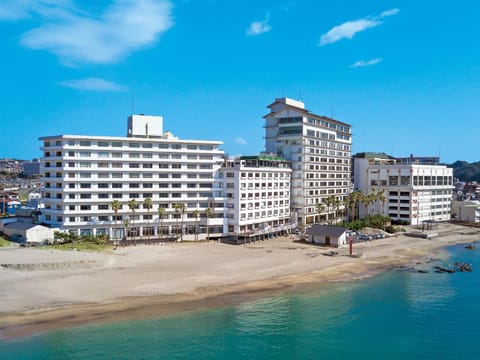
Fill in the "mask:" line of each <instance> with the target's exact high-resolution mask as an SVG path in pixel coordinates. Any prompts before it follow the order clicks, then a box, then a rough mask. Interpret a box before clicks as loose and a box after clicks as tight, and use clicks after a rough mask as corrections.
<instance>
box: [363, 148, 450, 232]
mask: <svg viewBox="0 0 480 360" xmlns="http://www.w3.org/2000/svg"><path fill="white" fill-rule="evenodd" d="M354 182H355V190H362V192H363V193H365V194H370V193H372V192H378V191H383V193H384V195H385V202H384V203H383V204H377V205H372V206H371V207H369V208H365V207H361V208H360V216H364V215H367V214H368V213H371V214H373V213H381V214H383V215H386V216H388V217H390V219H392V220H404V221H408V222H409V223H410V224H412V225H421V224H422V223H423V222H425V221H448V220H450V212H451V201H452V189H453V169H451V168H447V167H446V166H444V165H421V164H415V163H410V164H405V165H402V164H398V163H397V160H396V159H394V158H393V157H391V156H388V155H385V154H378V153H361V154H356V155H355V156H354Z"/></svg>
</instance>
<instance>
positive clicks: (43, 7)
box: [0, 0, 74, 20]
mask: <svg viewBox="0 0 480 360" xmlns="http://www.w3.org/2000/svg"><path fill="white" fill-rule="evenodd" d="M73 8H74V6H73V4H72V1H71V0H2V3H1V4H0V20H20V19H26V18H29V17H31V16H32V15H33V14H38V15H40V16H41V17H52V16H54V15H56V16H59V15H64V14H65V13H66V11H71V10H73Z"/></svg>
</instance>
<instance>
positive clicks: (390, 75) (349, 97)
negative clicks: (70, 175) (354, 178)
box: [0, 0, 480, 163]
mask: <svg viewBox="0 0 480 360" xmlns="http://www.w3.org/2000/svg"><path fill="white" fill-rule="evenodd" d="M92 4H94V5H92ZM479 13H480V2H478V1H475V0H470V1H469V0H458V1H456V2H454V3H453V2H450V1H430V0H428V1H427V0H410V1H400V0H399V1H390V0H383V1H380V0H363V1H357V0H348V1H347V0H337V1H334V2H333V1H312V0H309V1H307V0H293V1H289V0H286V1H266V0H265V1H264V0H243V1H239V0H236V1H233V0H190V1H187V0H183V1H181V0H178V1H174V0H169V1H166V0H165V1H164V0H108V1H107V0H104V1H95V2H93V1H87V0H0V39H1V44H2V61H1V63H0V79H1V84H2V86H1V87H0V94H1V106H0V124H1V132H2V134H3V136H2V138H3V141H2V146H1V148H0V157H14V158H20V159H31V158H35V157H39V156H41V153H40V151H39V147H40V142H39V141H38V137H40V136H46V135H56V134H76V135H109V136H124V135H125V134H126V117H127V116H128V115H129V114H130V113H131V111H132V87H133V88H134V101H133V104H134V113H145V114H149V115H162V116H164V123H165V129H166V130H169V131H171V132H173V133H174V134H175V135H177V136H179V137H180V138H184V139H207V140H222V141H224V142H225V147H224V148H225V150H226V152H227V153H229V154H255V153H258V152H259V151H262V150H264V139H263V136H264V129H263V119H262V116H263V115H265V114H266V113H267V112H268V109H266V108H265V107H266V105H268V104H270V103H271V102H272V101H273V100H274V99H275V98H276V97H283V96H288V97H291V98H294V99H300V98H301V99H303V101H304V102H305V104H306V107H307V109H309V110H310V111H312V112H314V113H317V114H322V115H327V116H333V117H334V118H336V119H338V120H341V121H344V122H347V123H350V124H352V125H353V142H354V145H353V152H361V151H379V152H386V153H390V154H393V155H395V156H408V155H410V154H415V155H425V156H426V155H440V156H441V158H442V160H443V161H445V162H447V163H451V162H453V161H455V160H457V159H462V160H467V161H478V160H480V156H479V151H478V139H479V136H480V135H479V127H478V124H479V123H480V122H479V119H480V107H479V104H480V98H479V95H480V41H479V40H478V34H479V33H480V31H479V22H478V14H479Z"/></svg>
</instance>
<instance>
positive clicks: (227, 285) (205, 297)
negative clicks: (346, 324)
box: [0, 226, 480, 339]
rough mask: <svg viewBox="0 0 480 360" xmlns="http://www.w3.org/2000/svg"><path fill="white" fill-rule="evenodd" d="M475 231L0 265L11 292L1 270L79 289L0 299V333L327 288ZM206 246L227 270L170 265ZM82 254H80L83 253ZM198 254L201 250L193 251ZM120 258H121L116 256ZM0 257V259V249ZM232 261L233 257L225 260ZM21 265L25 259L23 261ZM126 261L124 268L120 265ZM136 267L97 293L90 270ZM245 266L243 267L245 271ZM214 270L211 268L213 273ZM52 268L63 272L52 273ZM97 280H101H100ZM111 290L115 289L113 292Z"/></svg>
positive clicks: (15, 334) (118, 271)
mask: <svg viewBox="0 0 480 360" xmlns="http://www.w3.org/2000/svg"><path fill="white" fill-rule="evenodd" d="M459 230H460V231H459ZM469 230H471V229H469ZM479 234H480V232H479V231H468V232H467V231H465V228H464V227H459V226H455V227H453V228H452V230H451V232H450V233H448V234H447V235H442V236H439V237H436V238H434V239H432V240H424V239H421V240H419V239H413V238H407V237H405V236H400V237H397V238H387V239H382V240H375V241H372V242H368V243H360V244H354V251H355V250H358V251H359V252H362V253H363V256H362V257H360V258H352V257H349V256H341V255H339V256H336V257H333V258H330V257H327V256H322V255H323V253H325V252H327V251H329V250H331V249H329V248H321V247H317V246H314V245H308V244H298V243H295V242H293V241H292V240H291V239H280V240H277V239H274V240H267V241H265V242H261V243H257V244H255V245H251V246H246V247H243V246H240V248H239V247H232V246H231V245H224V244H218V243H215V244H193V245H190V244H172V245H171V246H170V247H169V248H167V247H165V248H164V247H162V246H159V247H155V251H156V252H157V255H158V253H160V252H162V254H163V253H168V255H169V260H165V265H164V266H159V265H158V264H156V261H155V264H153V263H152V264H151V263H150V262H149V261H150V258H148V256H146V255H145V252H147V251H148V250H149V249H152V247H151V246H150V247H148V246H143V247H137V248H136V249H131V250H130V249H127V250H126V251H125V252H124V253H121V254H114V255H108V256H106V257H107V258H108V262H107V263H106V265H105V264H103V263H102V266H103V267H102V266H99V267H96V268H93V269H92V268H89V267H88V266H91V264H90V263H88V262H87V263H86V265H85V263H84V262H82V261H83V260H81V261H79V260H74V261H73V264H74V265H75V266H74V268H73V269H69V268H67V270H65V269H60V270H51V269H47V270H44V269H41V270H31V269H30V270H28V271H27V270H25V271H22V270H11V269H6V270H3V272H4V273H2V271H0V285H2V288H5V287H4V286H3V285H4V284H6V285H8V289H6V290H13V291H16V292H17V293H16V294H10V295H11V296H12V299H13V298H14V297H15V296H22V295H23V296H24V295H25V291H26V290H25V287H24V286H22V283H18V284H17V283H14V281H15V279H13V280H11V279H10V281H9V277H8V275H11V274H13V272H15V271H16V273H15V274H16V275H17V276H19V277H22V276H23V279H24V280H25V286H28V285H29V284H32V285H33V283H36V286H38V288H36V289H33V290H32V291H31V292H30V293H28V294H29V295H37V296H39V295H45V294H44V293H43V292H42V291H40V289H42V285H44V286H45V287H47V289H49V288H51V289H53V290H55V291H57V292H58V294H59V295H62V296H66V293H68V292H69V290H70V289H73V288H69V287H67V288H66V289H64V288H63V287H62V284H65V281H61V279H66V280H67V283H69V282H70V281H71V282H75V281H78V286H79V287H80V289H79V290H80V291H81V292H83V293H84V296H83V297H79V298H75V300H73V301H61V299H60V300H59V301H51V300H52V298H55V294H51V296H50V297H45V299H44V300H43V301H41V302H38V301H31V302H30V303H29V302H28V301H26V302H23V303H22V302H17V303H14V302H8V301H7V302H6V305H3V308H0V339H14V338H20V337H26V336H32V335H34V334H38V333H43V332H46V331H51V330H55V329H60V328H65V327H71V326H79V325H85V324H92V323H108V322H115V321H122V320H129V319H148V318H151V317H157V318H161V317H166V316H170V315H174V314H177V313H182V312H189V311H195V310H201V309H211V308H219V307H225V306H234V305H239V304H242V303H245V302H249V301H254V300H256V299H259V298H262V297H266V296H272V295H276V294H282V293H289V292H292V291H298V290H302V289H308V288H312V287H315V288H318V287H319V286H325V287H328V286H330V285H332V284H336V283H341V282H353V281H361V280H363V279H367V278H370V277H372V276H375V275H377V274H379V273H381V272H384V271H387V270H390V269H393V268H397V267H399V266H413V265H416V264H418V262H419V261H420V262H425V261H426V257H427V256H429V257H431V256H432V255H433V254H440V253H442V252H443V251H444V250H443V249H444V248H445V247H448V246H451V245H456V244H466V243H471V242H472V241H474V240H480V236H479ZM199 249H200V250H199ZM212 249H213V250H215V251H218V254H216V253H215V254H214V256H212V258H213V259H214V261H213V263H214V265H213V266H212V269H215V268H217V267H220V268H222V267H223V268H225V269H228V270H229V271H226V274H224V275H223V276H222V275H221V274H218V275H217V276H212V273H211V271H210V270H209V269H207V270H206V271H205V272H203V273H200V274H198V273H195V272H196V270H197V272H198V269H197V268H196V265H198V264H203V263H205V266H207V263H212V261H209V259H208V258H207V259H202V258H199V260H198V261H197V262H198V264H194V265H193V266H192V268H187V269H184V270H183V271H178V269H175V268H171V264H176V263H178V262H180V263H181V264H188V263H189V261H191V260H192V258H190V256H192V254H193V255H195V254H196V253H199V252H200V253H201V252H202V251H205V252H206V253H212V252H213V251H212ZM197 250H198V251H197ZM20 251H21V250H20ZM32 251H34V252H33V255H34V256H35V255H38V254H35V251H37V252H38V251H40V250H38V249H37V250H33V249H32ZM42 251H43V250H42ZM347 251H348V249H345V248H341V249H339V252H342V253H346V252H347ZM149 252H152V251H149ZM30 253H31V251H30ZM276 253H278V254H279V255H278V256H279V258H280V259H279V260H276V258H275V257H274V256H275V254H276ZM239 254H240V255H243V254H247V256H248V258H247V259H244V258H242V257H240V258H238V255H239ZM27 255H31V254H27ZM62 255H65V254H60V255H58V254H57V253H56V252H52V254H51V257H52V258H54V259H56V257H58V256H62ZM82 255H83V254H82ZM88 255H89V254H86V256H88ZM90 255H91V254H90ZM201 255H203V253H201V254H200V255H199V256H201ZM68 256H70V254H66V256H63V258H65V257H68ZM111 256H114V257H115V256H117V257H119V258H114V260H116V263H115V264H113V265H112V264H110V261H111V259H110V257H111ZM127 256H128V257H127ZM151 256H152V259H155V253H154V254H151ZM103 257H105V256H104V255H101V256H98V258H100V259H103ZM123 257H124V258H125V259H128V260H124V259H123ZM29 259H30V258H29ZM119 259H120V260H119ZM219 259H220V260H219ZM235 259H236V260H235ZM285 259H290V263H288V264H283V263H282V261H285ZM63 260H65V259H63ZM142 260H143V262H142ZM210 260H212V259H210ZM215 260H217V261H215ZM245 260H246V261H245ZM0 261H2V257H1V252H0ZM3 261H4V260H3ZM235 261H236V262H235ZM301 261H304V263H302V262H301ZM170 262H171V264H170ZM232 262H233V264H231V263H232ZM252 262H253V263H254V265H253V266H252V265H251V263H252ZM65 263H68V261H67V262H65ZM42 264H45V263H42ZM79 264H80V265H81V266H80V265H79ZM279 264H280V265H279ZM25 265H29V266H31V264H25ZM127 265H129V267H126V266H127ZM247 265H248V266H247ZM159 268H161V269H162V270H164V268H165V269H168V270H169V271H170V272H168V273H167V274H168V275H171V277H169V279H168V280H167V281H166V280H163V281H161V285H162V286H160V283H158V282H157V281H158V271H159ZM139 269H140V270H143V271H145V274H147V272H146V271H147V270H149V271H150V272H151V274H150V273H149V275H150V276H151V277H148V276H145V279H137V278H135V277H130V278H127V277H125V281H124V283H123V285H122V286H119V287H118V289H116V290H117V291H111V292H108V291H107V294H105V296H103V297H98V296H99V295H98V294H97V293H96V292H97V291H98V284H95V283H96V281H95V280H96V279H95V278H96V277H102V276H104V277H105V278H108V279H109V280H112V279H114V280H119V279H122V276H124V275H125V274H126V273H127V271H128V273H130V271H135V270H139ZM192 271H193V273H192ZM236 271H243V274H242V275H240V276H239V275H237V274H236ZM245 272H249V274H251V276H248V275H249V274H245ZM215 273H218V269H217V271H214V273H213V274H215ZM164 274H165V273H164ZM20 275H21V276H20ZM59 275H61V276H63V277H61V278H60V279H58V276H59ZM184 275H188V276H189V277H187V278H186V279H184V278H182V276H184ZM182 279H183V282H182ZM102 280H103V279H102ZM169 282H176V283H177V284H176V285H177V286H170V287H169V286H163V285H164V284H165V283H167V285H169V284H168V283H169ZM100 285H102V282H101V281H100ZM73 286H75V284H73ZM130 286H131V287H132V288H130ZM89 287H90V288H89ZM100 288H101V287H100ZM112 290H113V289H112ZM145 290H147V291H145ZM104 291H105V289H104ZM116 294H120V296H116ZM74 295H76V294H74ZM122 295H123V296H122ZM60 297H61V296H60ZM0 300H1V299H0ZM37 300H38V298H37ZM25 304H27V305H25Z"/></svg>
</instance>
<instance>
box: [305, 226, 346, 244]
mask: <svg viewBox="0 0 480 360" xmlns="http://www.w3.org/2000/svg"><path fill="white" fill-rule="evenodd" d="M347 230H348V229H347V228H345V227H341V226H331V225H320V224H315V225H313V226H311V227H310V228H309V229H308V230H307V237H306V239H305V240H306V241H307V242H311V243H313V244H320V245H325V246H332V247H340V246H344V245H346V244H347Z"/></svg>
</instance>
